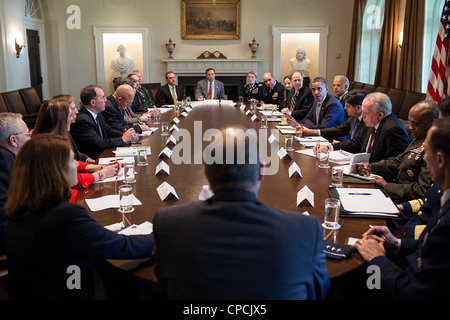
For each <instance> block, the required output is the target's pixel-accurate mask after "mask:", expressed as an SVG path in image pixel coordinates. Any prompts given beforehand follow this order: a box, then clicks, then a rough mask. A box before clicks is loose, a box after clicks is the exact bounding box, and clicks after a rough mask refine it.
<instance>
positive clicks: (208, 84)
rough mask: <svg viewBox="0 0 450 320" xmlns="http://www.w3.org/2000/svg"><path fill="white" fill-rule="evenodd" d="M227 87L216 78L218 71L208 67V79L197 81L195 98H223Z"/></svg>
mask: <svg viewBox="0 0 450 320" xmlns="http://www.w3.org/2000/svg"><path fill="white" fill-rule="evenodd" d="M224 96H225V87H224V86H223V83H222V82H221V81H219V80H216V71H215V70H214V69H213V68H208V69H206V79H202V80H200V81H198V82H197V87H196V88H195V100H205V99H223V98H224Z"/></svg>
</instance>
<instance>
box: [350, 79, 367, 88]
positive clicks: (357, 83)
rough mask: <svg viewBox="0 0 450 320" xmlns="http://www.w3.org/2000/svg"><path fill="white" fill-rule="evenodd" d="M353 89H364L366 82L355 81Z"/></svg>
mask: <svg viewBox="0 0 450 320" xmlns="http://www.w3.org/2000/svg"><path fill="white" fill-rule="evenodd" d="M352 89H364V83H362V82H359V81H355V83H353V86H352Z"/></svg>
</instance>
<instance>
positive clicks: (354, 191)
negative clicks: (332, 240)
mask: <svg viewBox="0 0 450 320" xmlns="http://www.w3.org/2000/svg"><path fill="white" fill-rule="evenodd" d="M336 191H337V192H338V194H339V199H340V201H341V205H342V207H343V209H344V210H346V211H349V212H351V213H364V214H367V213H371V214H372V213H384V214H386V213H387V214H398V213H399V211H398V208H397V206H396V205H395V204H394V202H392V200H391V198H389V197H387V196H386V194H385V193H384V192H383V191H381V190H380V189H372V188H336Z"/></svg>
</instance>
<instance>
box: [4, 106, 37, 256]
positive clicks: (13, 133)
mask: <svg viewBox="0 0 450 320" xmlns="http://www.w3.org/2000/svg"><path fill="white" fill-rule="evenodd" d="M28 139H30V132H29V130H28V127H27V124H26V123H25V122H24V121H23V120H22V115H21V114H19V113H10V112H2V113H0V255H1V254H4V253H5V249H6V248H5V225H6V218H5V202H6V199H7V198H8V188H9V180H10V177H11V171H12V168H13V165H14V160H15V158H16V155H17V153H18V152H19V150H20V148H22V146H23V144H24V143H25V142H26V141H27V140H28Z"/></svg>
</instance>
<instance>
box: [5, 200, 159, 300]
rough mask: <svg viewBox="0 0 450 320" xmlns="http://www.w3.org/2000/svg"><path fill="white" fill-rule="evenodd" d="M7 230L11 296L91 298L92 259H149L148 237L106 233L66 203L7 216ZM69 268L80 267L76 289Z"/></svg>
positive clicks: (150, 241) (150, 243) (80, 209)
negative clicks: (17, 217)
mask: <svg viewBox="0 0 450 320" xmlns="http://www.w3.org/2000/svg"><path fill="white" fill-rule="evenodd" d="M36 226H39V227H38V228H37V227H36ZM6 233H7V247H8V271H9V280H10V281H11V282H10V283H11V294H12V297H13V298H18V299H44V300H46V299H80V298H83V299H84V298H88V299H89V298H93V288H94V280H93V260H92V259H93V258H101V259H116V258H118V259H136V258H144V257H150V256H151V254H152V249H153V246H154V240H153V236H152V235H140V236H124V235H120V234H118V233H115V232H113V231H110V230H108V229H106V228H105V227H103V226H101V225H99V224H97V223H96V222H95V220H93V219H92V218H91V217H90V216H89V215H88V213H87V211H86V209H84V208H83V207H81V206H79V205H76V204H73V203H70V202H68V201H67V202H62V203H55V202H46V203H45V204H44V205H43V207H42V208H41V209H39V210H38V211H37V212H34V213H33V214H32V215H29V216H26V217H23V218H19V219H14V220H8V224H7V227H6ZM69 266H77V267H79V268H80V270H79V273H78V274H79V275H80V276H81V289H77V290H69V289H68V288H67V285H66V281H69V282H70V279H69V277H70V276H71V275H72V274H73V271H70V272H68V267H69ZM68 279H69V280H68Z"/></svg>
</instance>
